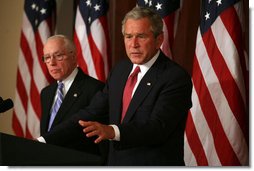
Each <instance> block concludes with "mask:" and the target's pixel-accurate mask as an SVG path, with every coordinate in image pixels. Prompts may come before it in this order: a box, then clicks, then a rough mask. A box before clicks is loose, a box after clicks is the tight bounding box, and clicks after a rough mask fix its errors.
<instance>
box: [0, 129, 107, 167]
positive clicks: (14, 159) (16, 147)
mask: <svg viewBox="0 0 254 171" xmlns="http://www.w3.org/2000/svg"><path fill="white" fill-rule="evenodd" d="M103 164H104V161H103V158H102V157H101V156H98V155H94V154H90V153H85V152H80V151H76V150H72V149H68V148H64V147H60V146H55V145H51V144H44V143H40V142H37V141H34V140H29V139H25V138H20V137H16V136H12V135H8V134H4V133H0V165H2V166H100V165H103Z"/></svg>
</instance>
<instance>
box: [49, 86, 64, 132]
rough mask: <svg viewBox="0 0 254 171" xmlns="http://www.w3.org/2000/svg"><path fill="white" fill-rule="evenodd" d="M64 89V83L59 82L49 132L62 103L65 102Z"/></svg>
mask: <svg viewBox="0 0 254 171" xmlns="http://www.w3.org/2000/svg"><path fill="white" fill-rule="evenodd" d="M63 87H64V84H63V83H62V82H58V87H57V99H56V102H55V104H54V106H53V107H52V111H51V115H50V120H49V126H48V131H49V130H50V128H51V126H52V123H53V121H54V119H55V117H56V114H57V111H58V109H59V108H60V106H61V104H62V102H63V98H64V97H63Z"/></svg>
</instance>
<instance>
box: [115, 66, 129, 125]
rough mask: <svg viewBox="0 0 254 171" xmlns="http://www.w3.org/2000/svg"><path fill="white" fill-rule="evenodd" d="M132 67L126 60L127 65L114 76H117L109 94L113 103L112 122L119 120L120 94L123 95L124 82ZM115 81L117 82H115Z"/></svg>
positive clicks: (120, 111)
mask: <svg viewBox="0 0 254 171" xmlns="http://www.w3.org/2000/svg"><path fill="white" fill-rule="evenodd" d="M131 69H132V63H131V62H128V63H127V66H125V67H123V68H122V72H118V73H117V74H118V75H117V76H116V78H118V79H117V80H116V81H113V88H112V89H113V90H114V92H113V93H114V94H113V95H112V96H111V97H113V104H114V109H115V113H114V114H112V123H115V124H117V123H119V122H120V120H121V115H122V96H123V90H124V87H125V84H126V81H127V79H128V76H129V74H130V72H131ZM115 82H117V84H116V83H115Z"/></svg>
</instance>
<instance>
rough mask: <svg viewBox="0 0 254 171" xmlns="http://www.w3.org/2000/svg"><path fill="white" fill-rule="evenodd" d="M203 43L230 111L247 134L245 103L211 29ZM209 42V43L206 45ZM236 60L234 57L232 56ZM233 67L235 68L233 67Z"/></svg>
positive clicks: (204, 36)
mask: <svg viewBox="0 0 254 171" xmlns="http://www.w3.org/2000/svg"><path fill="white" fill-rule="evenodd" d="M203 41H204V42H205V46H206V49H207V53H208V56H209V58H210V60H211V63H212V66H213V69H214V71H215V73H216V75H217V77H218V79H219V83H220V85H221V87H222V90H223V93H224V95H225V96H226V99H227V101H228V103H229V106H230V109H231V110H232V112H233V114H234V116H235V118H236V119H237V121H238V123H239V125H240V127H241V129H242V130H243V132H244V134H245V135H246V133H247V128H246V125H245V123H246V110H245V106H244V102H243V99H242V96H241V93H240V90H239V88H238V86H237V84H236V82H235V80H234V78H233V76H232V75H231V72H230V70H229V69H228V66H227V64H226V62H225V60H224V57H223V56H222V54H221V53H220V50H219V49H218V47H217V46H216V42H215V39H214V37H213V35H212V31H211V29H209V30H208V31H207V32H206V33H205V34H204V35H203ZM206 42H207V43H206ZM232 59H234V56H232ZM231 67H233V66H231Z"/></svg>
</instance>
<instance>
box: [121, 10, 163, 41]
mask: <svg viewBox="0 0 254 171" xmlns="http://www.w3.org/2000/svg"><path fill="white" fill-rule="evenodd" d="M142 18H148V19H149V21H150V24H151V31H152V32H153V34H154V37H157V36H158V35H159V34H161V33H162V32H163V21H162V18H161V17H160V15H159V14H157V13H156V12H155V11H154V10H153V9H151V8H147V7H139V6H136V7H134V8H133V9H132V10H131V11H129V12H128V13H127V14H126V15H125V17H124V19H123V21H122V34H123V35H124V32H125V30H124V25H125V23H126V21H127V20H128V19H134V20H138V19H142Z"/></svg>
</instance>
